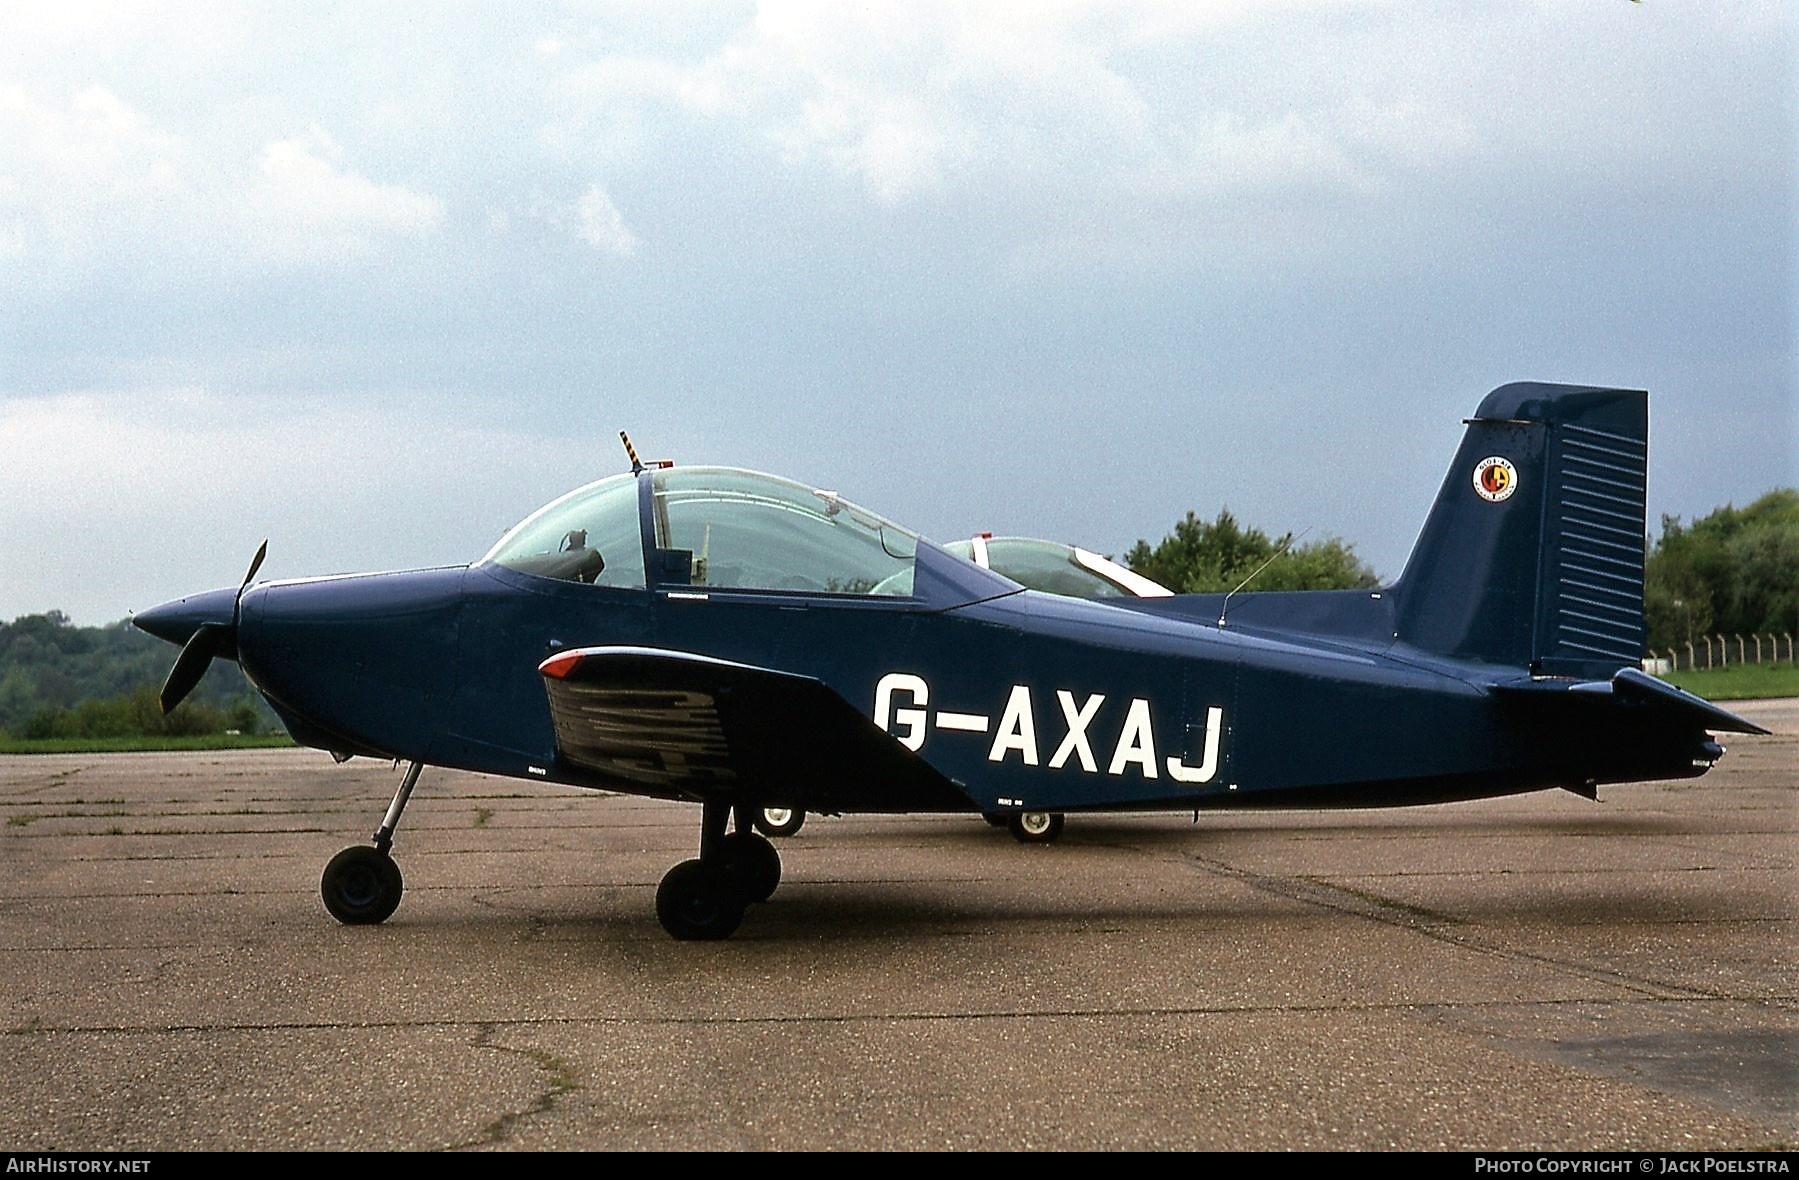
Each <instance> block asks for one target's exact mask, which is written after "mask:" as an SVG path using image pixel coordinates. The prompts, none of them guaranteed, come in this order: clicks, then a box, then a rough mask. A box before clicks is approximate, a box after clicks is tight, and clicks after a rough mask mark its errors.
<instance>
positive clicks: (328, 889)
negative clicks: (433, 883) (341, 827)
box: [319, 844, 405, 926]
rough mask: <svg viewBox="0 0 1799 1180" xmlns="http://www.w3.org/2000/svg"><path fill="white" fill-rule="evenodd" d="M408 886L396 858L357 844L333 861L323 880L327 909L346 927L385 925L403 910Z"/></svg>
mask: <svg viewBox="0 0 1799 1180" xmlns="http://www.w3.org/2000/svg"><path fill="white" fill-rule="evenodd" d="M404 890H405V883H404V882H403V881H402V880H401V879H400V866H399V865H397V864H395V863H394V858H393V857H391V856H389V855H387V853H385V852H382V851H380V850H378V849H375V848H371V847H370V846H368V845H367V844H354V845H351V846H350V847H349V848H346V849H344V850H343V851H342V852H340V853H338V854H337V855H336V856H334V857H332V858H331V863H330V864H327V865H326V866H325V875H324V876H323V877H321V878H320V879H319V895H320V896H321V897H323V898H324V899H325V909H326V910H328V911H329V912H330V914H331V916H332V917H333V918H336V919H337V920H338V921H339V922H342V923H343V924H344V925H346V926H373V925H375V924H376V923H378V922H385V921H387V919H388V918H390V917H392V916H393V912H394V911H395V910H396V909H398V908H400V894H401V893H402V892H403V891H404Z"/></svg>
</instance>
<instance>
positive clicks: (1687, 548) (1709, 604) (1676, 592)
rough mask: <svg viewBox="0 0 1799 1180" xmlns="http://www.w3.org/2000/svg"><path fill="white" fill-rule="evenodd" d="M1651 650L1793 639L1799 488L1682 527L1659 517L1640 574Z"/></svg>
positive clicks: (1798, 581) (1798, 629)
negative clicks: (1781, 635) (1723, 640)
mask: <svg viewBox="0 0 1799 1180" xmlns="http://www.w3.org/2000/svg"><path fill="white" fill-rule="evenodd" d="M1643 613H1644V618H1645V621H1646V623H1647V625H1648V631H1649V646H1650V647H1653V648H1667V647H1676V646H1680V645H1684V644H1685V643H1687V642H1689V641H1696V640H1697V639H1698V637H1699V636H1701V635H1715V634H1720V633H1721V634H1725V635H1747V634H1750V633H1752V632H1757V631H1760V632H1770V631H1772V632H1791V633H1795V634H1799V489H1794V488H1777V489H1775V490H1774V491H1772V492H1769V493H1768V494H1767V495H1765V496H1763V497H1761V498H1760V499H1758V500H1756V501H1755V502H1754V503H1752V504H1750V505H1749V506H1748V507H1747V508H1737V507H1734V506H1732V505H1725V506H1724V507H1723V508H1719V509H1716V510H1715V511H1713V512H1712V513H1711V514H1709V515H1707V516H1704V517H1701V518H1700V519H1698V520H1696V521H1694V522H1693V523H1692V524H1691V525H1690V526H1683V525H1682V524H1681V522H1680V518H1679V517H1677V516H1664V517H1663V518H1662V534H1661V537H1660V538H1659V539H1658V540H1657V541H1656V542H1655V544H1654V545H1653V546H1651V548H1650V552H1649V559H1648V563H1647V566H1646V568H1645V570H1644V585H1643Z"/></svg>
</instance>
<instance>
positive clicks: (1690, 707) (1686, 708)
mask: <svg viewBox="0 0 1799 1180" xmlns="http://www.w3.org/2000/svg"><path fill="white" fill-rule="evenodd" d="M1493 690H1494V691H1495V692H1498V693H1503V694H1505V695H1508V696H1528V697H1538V698H1541V697H1546V696H1550V695H1555V694H1560V693H1569V694H1573V695H1576V696H1581V697H1587V698H1596V697H1611V698H1612V699H1614V700H1617V701H1619V702H1622V703H1626V704H1631V705H1636V706H1639V707H1645V708H1650V709H1655V710H1659V711H1661V712H1663V713H1666V714H1667V715H1668V717H1669V718H1670V719H1671V720H1680V721H1685V722H1687V723H1688V724H1691V725H1696V726H1698V727H1700V728H1702V729H1714V730H1719V731H1721V732H1724V733H1767V732H1769V731H1768V730H1766V729H1763V728H1762V727H1761V726H1759V725H1757V724H1755V722H1753V721H1748V720H1745V719H1744V718H1741V717H1738V716H1737V715H1736V714H1735V713H1732V712H1730V711H1729V710H1728V709H1720V708H1719V707H1718V706H1716V705H1714V704H1712V703H1711V702H1710V701H1708V700H1706V699H1705V698H1703V697H1697V696H1694V695H1693V694H1692V693H1690V692H1688V691H1686V690H1685V689H1683V688H1676V687H1675V686H1674V685H1672V684H1669V683H1668V682H1667V681H1665V680H1661V679H1659V678H1657V677H1654V676H1651V675H1650V674H1649V673H1647V672H1644V671H1643V670H1641V669H1640V668H1620V669H1618V671H1617V672H1616V673H1615V674H1614V675H1613V676H1612V678H1611V679H1610V680H1579V681H1575V680H1514V681H1510V682H1508V683H1504V684H1496V685H1494V686H1493Z"/></svg>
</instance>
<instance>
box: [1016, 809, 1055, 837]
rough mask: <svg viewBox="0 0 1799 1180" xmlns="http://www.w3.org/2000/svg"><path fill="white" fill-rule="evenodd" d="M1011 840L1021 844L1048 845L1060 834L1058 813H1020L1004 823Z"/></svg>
mask: <svg viewBox="0 0 1799 1180" xmlns="http://www.w3.org/2000/svg"><path fill="white" fill-rule="evenodd" d="M1006 826H1007V827H1008V828H1010V829H1012V838H1013V839H1014V840H1017V841H1018V842H1019V843H1021V844H1048V843H1049V842H1050V841H1051V840H1054V839H1055V838H1056V837H1057V836H1060V835H1061V834H1062V813H1061V812H1059V811H1021V812H1019V813H1018V814H1016V815H1014V816H1012V817H1011V818H1010V819H1008V820H1007V821H1006Z"/></svg>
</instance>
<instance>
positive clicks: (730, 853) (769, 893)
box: [718, 832, 781, 903]
mask: <svg viewBox="0 0 1799 1180" xmlns="http://www.w3.org/2000/svg"><path fill="white" fill-rule="evenodd" d="M718 863H719V864H721V865H723V866H724V867H725V869H726V870H727V871H729V872H730V874H731V876H732V877H733V878H734V879H735V880H736V881H737V893H738V896H739V897H741V898H743V900H744V901H745V902H746V903H748V902H752V901H767V900H768V899H769V898H770V897H773V896H774V892H775V886H777V885H779V884H780V883H781V854H780V853H778V852H776V851H775V846H774V845H773V844H770V843H769V842H768V841H767V840H765V839H763V838H762V837H761V836H758V835H756V833H754V832H732V833H731V834H730V835H729V836H726V837H725V838H724V839H723V840H720V841H719V842H718Z"/></svg>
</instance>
